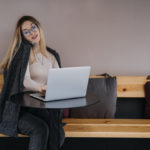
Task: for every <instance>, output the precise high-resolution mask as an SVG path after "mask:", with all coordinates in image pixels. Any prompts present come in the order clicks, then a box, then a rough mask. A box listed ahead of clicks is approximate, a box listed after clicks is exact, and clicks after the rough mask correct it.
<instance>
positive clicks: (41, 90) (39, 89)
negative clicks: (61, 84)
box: [38, 85, 46, 93]
mask: <svg viewBox="0 0 150 150" xmlns="http://www.w3.org/2000/svg"><path fill="white" fill-rule="evenodd" d="M38 91H39V92H40V93H45V92H46V85H42V86H39V87H38Z"/></svg>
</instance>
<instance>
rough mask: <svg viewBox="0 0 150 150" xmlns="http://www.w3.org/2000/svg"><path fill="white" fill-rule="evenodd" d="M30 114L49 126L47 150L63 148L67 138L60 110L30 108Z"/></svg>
mask: <svg viewBox="0 0 150 150" xmlns="http://www.w3.org/2000/svg"><path fill="white" fill-rule="evenodd" d="M28 112H30V113H32V114H33V115H35V116H37V117H39V118H41V119H42V120H44V121H45V122H47V124H48V126H49V137H48V143H47V150H58V149H59V148H60V146H62V144H63V142H64V137H65V134H64V129H63V128H62V122H61V117H60V110H56V109H54V110H47V109H35V108H29V109H28Z"/></svg>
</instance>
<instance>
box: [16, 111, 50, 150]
mask: <svg viewBox="0 0 150 150" xmlns="http://www.w3.org/2000/svg"><path fill="white" fill-rule="evenodd" d="M18 132H19V133H22V134H25V135H29V136H30V142H29V150H46V149H47V142H48V136H49V127H48V125H47V123H46V122H45V121H44V120H42V119H40V118H38V117H36V116H34V115H32V114H31V113H28V112H22V113H21V116H20V119H19V122H18Z"/></svg>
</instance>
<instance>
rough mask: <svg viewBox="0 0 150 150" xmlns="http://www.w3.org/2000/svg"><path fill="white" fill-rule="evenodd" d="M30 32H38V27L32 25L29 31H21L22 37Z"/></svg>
mask: <svg viewBox="0 0 150 150" xmlns="http://www.w3.org/2000/svg"><path fill="white" fill-rule="evenodd" d="M31 31H32V32H36V31H38V27H37V25H36V24H34V25H32V26H31V29H25V30H24V31H23V35H24V36H29V35H30V34H31Z"/></svg>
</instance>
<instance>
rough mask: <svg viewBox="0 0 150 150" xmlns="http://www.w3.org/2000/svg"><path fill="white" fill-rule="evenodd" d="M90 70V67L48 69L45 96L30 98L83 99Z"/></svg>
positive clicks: (38, 94)
mask: <svg viewBox="0 0 150 150" xmlns="http://www.w3.org/2000/svg"><path fill="white" fill-rule="evenodd" d="M90 70H91V67H90V66H83V67H67V68H53V69H49V72H48V81H47V88H46V92H45V95H43V94H41V93H33V94H30V96H32V97H34V98H37V99H39V100H43V101H54V100H61V99H70V98H78V97H85V96H86V92H87V85H88V80H89V75H90Z"/></svg>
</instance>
